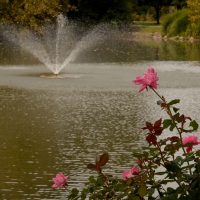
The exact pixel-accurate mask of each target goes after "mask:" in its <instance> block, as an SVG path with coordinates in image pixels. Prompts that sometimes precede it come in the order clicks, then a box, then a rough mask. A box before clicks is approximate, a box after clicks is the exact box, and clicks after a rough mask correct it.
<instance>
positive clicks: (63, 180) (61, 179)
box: [52, 174, 69, 188]
mask: <svg viewBox="0 0 200 200" xmlns="http://www.w3.org/2000/svg"><path fill="white" fill-rule="evenodd" d="M68 177H69V176H64V175H63V174H57V175H56V177H55V178H53V182H54V184H53V185H52V188H57V187H63V186H65V185H67V179H68Z"/></svg>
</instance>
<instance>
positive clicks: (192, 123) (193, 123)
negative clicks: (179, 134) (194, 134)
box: [189, 120, 199, 131]
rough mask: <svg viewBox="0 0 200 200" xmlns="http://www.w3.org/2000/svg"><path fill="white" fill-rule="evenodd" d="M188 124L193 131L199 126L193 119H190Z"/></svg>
mask: <svg viewBox="0 0 200 200" xmlns="http://www.w3.org/2000/svg"><path fill="white" fill-rule="evenodd" d="M189 126H191V127H192V128H193V130H194V131H196V130H197V129H198V127H199V125H198V124H197V122H196V121H195V120H193V121H191V122H190V125H189Z"/></svg>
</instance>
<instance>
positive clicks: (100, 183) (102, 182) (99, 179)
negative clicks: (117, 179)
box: [97, 177, 104, 186]
mask: <svg viewBox="0 0 200 200" xmlns="http://www.w3.org/2000/svg"><path fill="white" fill-rule="evenodd" d="M97 184H98V185H101V186H102V185H104V181H103V180H102V179H101V178H99V177H98V178H97Z"/></svg>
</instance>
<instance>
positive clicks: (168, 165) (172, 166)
mask: <svg viewBox="0 0 200 200" xmlns="http://www.w3.org/2000/svg"><path fill="white" fill-rule="evenodd" d="M165 168H166V169H167V171H169V172H176V173H177V172H180V167H179V166H178V165H177V164H176V163H175V162H174V161H171V162H168V163H165Z"/></svg>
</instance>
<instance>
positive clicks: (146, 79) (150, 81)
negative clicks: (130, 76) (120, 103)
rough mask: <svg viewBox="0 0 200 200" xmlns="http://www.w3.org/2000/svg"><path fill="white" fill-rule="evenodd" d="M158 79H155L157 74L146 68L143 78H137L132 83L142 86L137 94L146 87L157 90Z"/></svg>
mask: <svg viewBox="0 0 200 200" xmlns="http://www.w3.org/2000/svg"><path fill="white" fill-rule="evenodd" d="M158 80H159V78H158V77H157V73H156V72H155V71H154V69H153V68H148V72H147V73H144V74H143V76H137V77H136V79H135V80H133V81H132V82H133V83H134V84H135V85H142V86H141V87H140V90H139V92H141V91H142V90H144V89H145V88H147V86H149V87H152V88H155V89H157V81H158Z"/></svg>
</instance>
